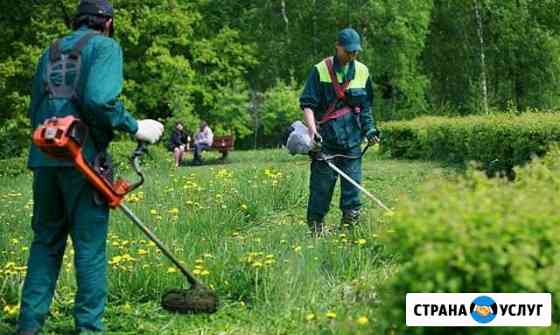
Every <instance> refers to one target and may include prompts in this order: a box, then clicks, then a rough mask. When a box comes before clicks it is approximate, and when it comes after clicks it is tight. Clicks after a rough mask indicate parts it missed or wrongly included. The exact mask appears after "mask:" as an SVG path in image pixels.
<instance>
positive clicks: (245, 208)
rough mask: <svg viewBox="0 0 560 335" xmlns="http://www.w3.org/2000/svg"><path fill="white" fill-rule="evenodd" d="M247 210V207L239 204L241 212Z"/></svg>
mask: <svg viewBox="0 0 560 335" xmlns="http://www.w3.org/2000/svg"><path fill="white" fill-rule="evenodd" d="M248 208H249V207H247V205H245V204H241V209H242V210H244V211H246V210H247V209H248Z"/></svg>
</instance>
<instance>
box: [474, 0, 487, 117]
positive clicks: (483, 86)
mask: <svg viewBox="0 0 560 335" xmlns="http://www.w3.org/2000/svg"><path fill="white" fill-rule="evenodd" d="M474 9H475V14H476V21H477V25H478V29H477V32H478V40H479V42H480V90H481V94H482V108H483V109H484V113H485V114H488V84H487V81H486V55H485V53H484V30H483V26H482V17H481V14H480V4H479V0H474Z"/></svg>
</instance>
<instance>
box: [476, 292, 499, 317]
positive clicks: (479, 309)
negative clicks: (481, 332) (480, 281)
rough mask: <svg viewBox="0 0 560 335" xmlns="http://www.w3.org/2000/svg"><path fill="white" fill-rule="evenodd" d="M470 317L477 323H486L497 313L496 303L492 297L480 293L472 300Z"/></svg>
mask: <svg viewBox="0 0 560 335" xmlns="http://www.w3.org/2000/svg"><path fill="white" fill-rule="evenodd" d="M470 312H471V316H472V318H473V319H474V320H475V321H476V322H478V323H488V322H491V321H492V320H494V318H495V317H496V315H497V314H498V305H497V304H496V302H495V301H494V299H492V298H490V297H488V296H485V295H481V296H480V297H477V298H476V299H474V300H473V302H472V303H471V307H470Z"/></svg>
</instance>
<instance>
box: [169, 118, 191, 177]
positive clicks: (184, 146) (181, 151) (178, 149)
mask: <svg viewBox="0 0 560 335" xmlns="http://www.w3.org/2000/svg"><path fill="white" fill-rule="evenodd" d="M190 142H191V137H190V136H189V135H188V134H187V133H186V132H185V131H183V124H182V123H181V122H179V121H178V122H177V123H175V131H173V134H172V135H171V138H170V139H169V149H171V151H173V156H174V157H175V167H176V168H178V167H179V166H181V163H182V161H183V157H184V156H185V151H188V150H189V146H190Z"/></svg>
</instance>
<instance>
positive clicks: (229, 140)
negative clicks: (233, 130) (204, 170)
mask: <svg viewBox="0 0 560 335" xmlns="http://www.w3.org/2000/svg"><path fill="white" fill-rule="evenodd" d="M234 143H235V136H233V135H225V136H214V142H212V146H211V147H210V148H208V149H207V150H210V151H218V152H220V153H221V154H222V157H220V159H221V160H225V159H226V158H227V156H228V153H229V152H230V151H231V150H233V145H234Z"/></svg>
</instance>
